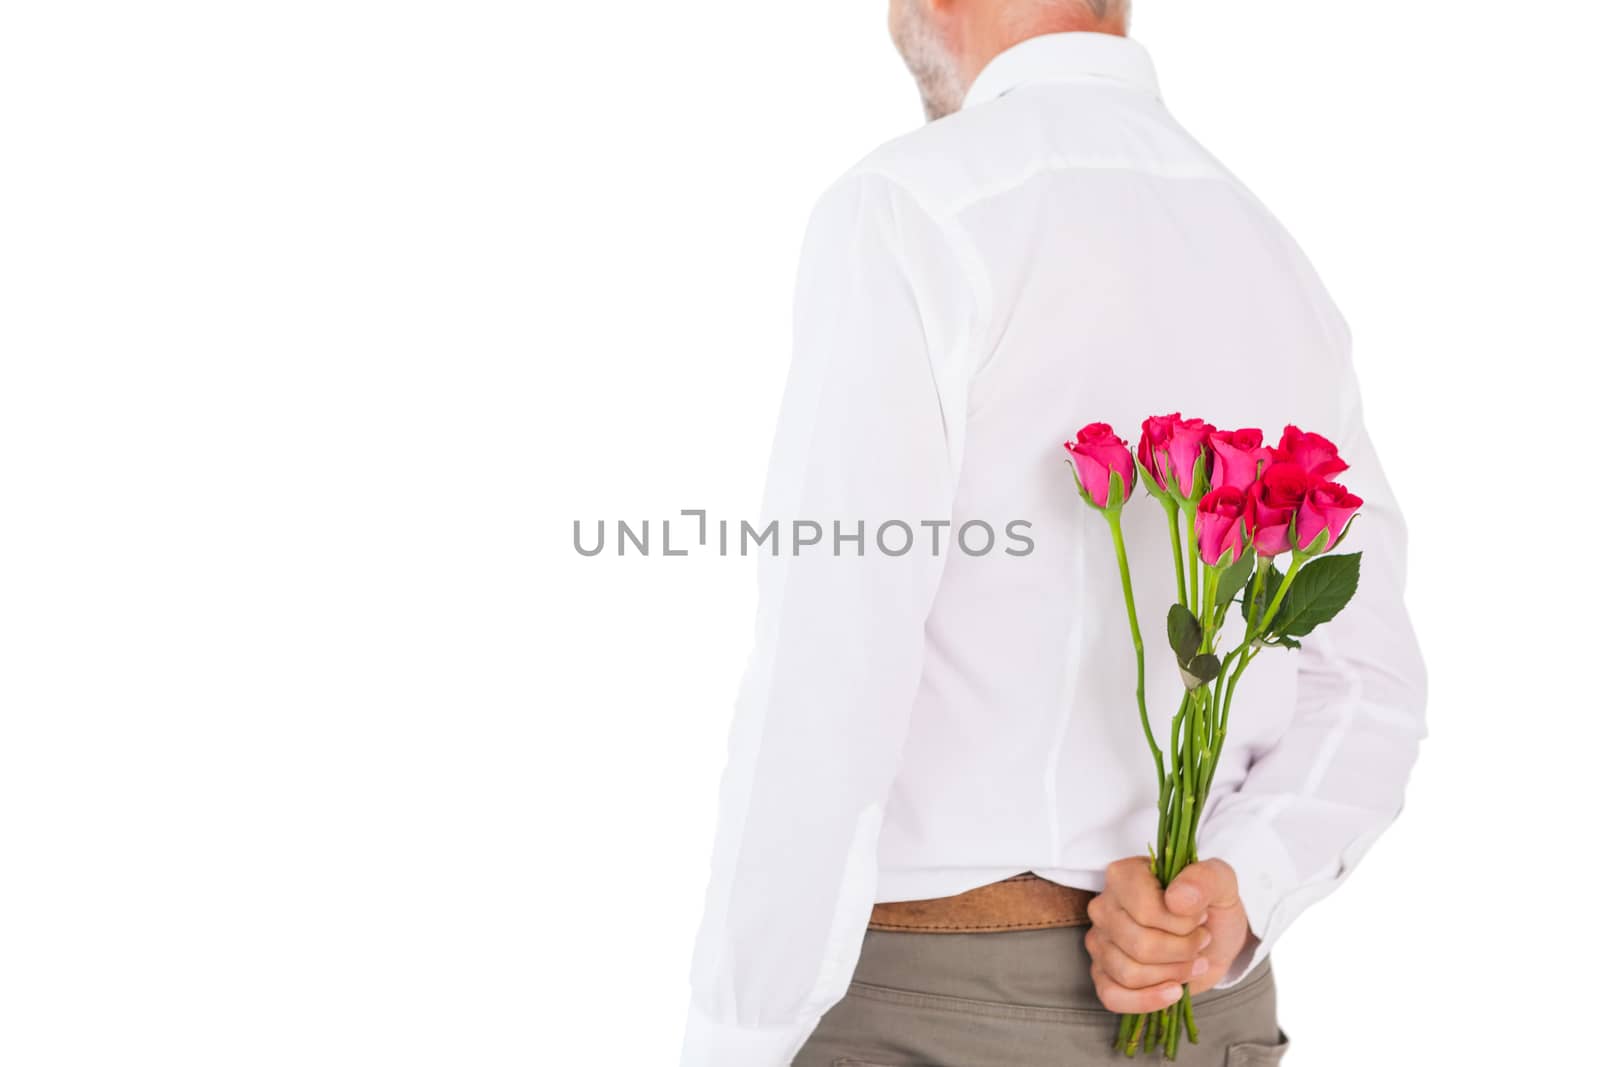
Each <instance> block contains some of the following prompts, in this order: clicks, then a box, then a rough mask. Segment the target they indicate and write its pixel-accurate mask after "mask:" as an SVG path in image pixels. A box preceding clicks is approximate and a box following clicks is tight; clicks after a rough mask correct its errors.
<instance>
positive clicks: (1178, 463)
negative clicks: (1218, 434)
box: [1167, 419, 1216, 499]
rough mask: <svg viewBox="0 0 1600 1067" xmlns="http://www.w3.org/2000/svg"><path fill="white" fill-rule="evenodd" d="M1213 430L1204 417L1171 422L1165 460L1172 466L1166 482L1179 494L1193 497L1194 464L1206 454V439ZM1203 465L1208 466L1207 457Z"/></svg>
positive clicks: (1213, 427) (1188, 497)
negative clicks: (1169, 439)
mask: <svg viewBox="0 0 1600 1067" xmlns="http://www.w3.org/2000/svg"><path fill="white" fill-rule="evenodd" d="M1214 430H1216V427H1215V426H1213V425H1211V424H1210V423H1209V422H1207V421H1206V420H1205V419H1183V420H1182V421H1179V422H1174V423H1173V424H1172V440H1171V441H1169V442H1168V443H1167V462H1168V463H1169V464H1171V467H1172V480H1171V481H1170V482H1169V483H1168V484H1169V485H1172V486H1174V487H1175V488H1176V492H1177V494H1178V495H1179V496H1181V497H1184V498H1186V499H1192V498H1193V497H1194V495H1195V485H1194V475H1195V465H1196V463H1197V462H1198V461H1199V460H1200V459H1201V458H1202V457H1205V456H1206V441H1207V439H1208V438H1209V437H1210V436H1211V434H1212V432H1213V431H1214ZM1205 466H1206V467H1208V466H1210V461H1209V457H1207V462H1206V464H1205ZM1201 469H1202V470H1204V469H1205V467H1202V468H1201Z"/></svg>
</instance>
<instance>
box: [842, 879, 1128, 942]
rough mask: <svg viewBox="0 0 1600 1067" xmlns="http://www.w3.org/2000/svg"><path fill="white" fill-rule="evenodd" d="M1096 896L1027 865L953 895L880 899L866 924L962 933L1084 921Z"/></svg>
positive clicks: (879, 927)
mask: <svg viewBox="0 0 1600 1067" xmlns="http://www.w3.org/2000/svg"><path fill="white" fill-rule="evenodd" d="M1096 896H1098V894H1096V893H1091V892H1089V891H1088V890H1087V889H1074V888H1072V887H1071V886H1064V885H1059V884H1057V883H1055V882H1052V881H1050V880H1049V879H1047V878H1041V877H1039V876H1038V875H1037V874H1034V873H1033V872H1032V871H1026V872H1024V873H1022V874H1016V875H1012V876H1011V877H1010V878H1006V879H1003V880H1001V881H998V882H990V883H989V884H988V885H980V886H979V887H978V888H976V889H969V890H967V891H966V892H965V893H957V894H956V895H955V896H949V897H935V898H933V899H932V900H892V901H879V902H878V903H876V904H874V905H873V906H872V917H871V919H869V920H868V922H867V929H869V930H902V931H918V932H921V933H929V934H965V933H975V932H978V931H984V930H1043V929H1047V928H1049V927H1052V926H1088V925H1089V901H1091V900H1093V899H1094V898H1095V897H1096Z"/></svg>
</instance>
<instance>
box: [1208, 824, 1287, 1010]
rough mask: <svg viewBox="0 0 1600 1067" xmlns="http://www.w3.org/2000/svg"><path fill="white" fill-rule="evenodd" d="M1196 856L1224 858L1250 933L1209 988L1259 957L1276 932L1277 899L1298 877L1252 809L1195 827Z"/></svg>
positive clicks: (1239, 977)
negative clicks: (1237, 883)
mask: <svg viewBox="0 0 1600 1067" xmlns="http://www.w3.org/2000/svg"><path fill="white" fill-rule="evenodd" d="M1196 843H1197V844H1198V845H1199V855H1200V858H1201V859H1220V860H1225V861H1226V862H1227V864H1228V866H1230V867H1232V868H1233V873H1234V874H1235V876H1237V878H1238V880H1239V902H1240V903H1241V904H1243V905H1244V916H1245V919H1246V921H1248V922H1249V924H1250V934H1251V936H1250V937H1249V938H1247V939H1246V942H1245V946H1244V948H1243V949H1241V950H1240V952H1239V955H1237V956H1235V957H1234V960H1233V965H1232V966H1231V967H1229V968H1228V973H1227V974H1226V975H1224V976H1223V978H1222V981H1220V982H1218V983H1217V984H1216V986H1215V987H1214V988H1217V989H1227V988H1228V987H1229V986H1233V985H1237V984H1238V983H1239V982H1241V981H1243V980H1244V977H1245V976H1246V975H1247V974H1249V973H1250V972H1251V970H1253V969H1254V968H1255V966H1256V964H1258V963H1260V962H1261V961H1262V960H1264V959H1266V957H1267V953H1268V952H1269V951H1270V950H1271V948H1272V945H1273V942H1275V941H1276V940H1277V939H1278V935H1279V934H1280V933H1282V926H1283V924H1282V923H1281V922H1279V921H1278V913H1279V904H1280V902H1281V901H1282V900H1283V898H1284V897H1285V896H1287V895H1288V894H1289V893H1290V891H1291V890H1293V889H1294V887H1295V884H1296V882H1297V880H1298V875H1297V873H1296V871H1295V866H1294V860H1293V858H1292V857H1291V856H1290V855H1289V853H1288V850H1287V849H1285V848H1284V847H1283V842H1281V841H1279V840H1278V835H1277V834H1275V833H1273V832H1272V830H1271V828H1270V827H1268V826H1267V825H1266V824H1265V823H1263V822H1262V821H1261V820H1260V819H1259V818H1257V817H1255V816H1254V815H1241V816H1239V817H1237V818H1232V819H1229V818H1227V817H1223V818H1222V819H1219V820H1213V822H1212V823H1209V824H1207V825H1206V826H1203V827H1201V829H1200V833H1199V835H1198V840H1197V842H1196Z"/></svg>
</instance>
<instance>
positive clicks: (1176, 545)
mask: <svg viewBox="0 0 1600 1067" xmlns="http://www.w3.org/2000/svg"><path fill="white" fill-rule="evenodd" d="M1161 506H1162V507H1163V508H1164V509H1166V512H1167V534H1168V535H1169V536H1170V537H1171V539H1172V569H1173V570H1174V571H1175V572H1176V573H1177V576H1178V601H1179V602H1180V603H1181V604H1182V605H1183V606H1184V607H1185V608H1189V610H1191V611H1193V610H1194V609H1193V608H1190V607H1189V586H1188V584H1187V583H1186V582H1185V581H1184V579H1183V536H1182V535H1181V534H1180V533H1179V532H1178V505H1177V502H1176V501H1174V500H1173V499H1172V498H1170V497H1162V498H1161Z"/></svg>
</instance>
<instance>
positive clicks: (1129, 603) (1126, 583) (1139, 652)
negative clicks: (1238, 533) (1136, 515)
mask: <svg viewBox="0 0 1600 1067" xmlns="http://www.w3.org/2000/svg"><path fill="white" fill-rule="evenodd" d="M1105 516H1106V521H1107V522H1109V523H1110V524H1111V543H1112V544H1113V545H1115V546H1116V549H1117V570H1118V571H1120V572H1121V574H1122V602H1123V604H1124V606H1126V607H1127V609H1128V631H1129V632H1130V633H1131V634H1132V635H1133V655H1134V659H1135V661H1136V662H1137V664H1138V676H1137V681H1136V683H1135V687H1134V696H1135V697H1136V698H1137V699H1138V701H1139V724H1140V725H1141V726H1143V727H1144V739H1145V742H1146V743H1147V744H1148V745H1149V746H1150V756H1151V758H1152V759H1154V760H1155V764H1156V789H1157V790H1158V791H1159V790H1160V788H1161V783H1162V782H1164V781H1165V780H1166V776H1167V770H1166V763H1165V761H1164V760H1163V759H1162V758H1161V746H1159V745H1157V744H1156V735H1155V734H1154V733H1153V732H1152V731H1151V729H1150V713H1149V712H1148V711H1147V710H1146V709H1145V705H1144V638H1143V637H1142V636H1140V634H1139V612H1138V610H1137V609H1136V608H1135V607H1134V604H1133V577H1132V575H1131V574H1129V572H1128V546H1127V545H1126V543H1124V541H1123V538H1122V509H1121V508H1110V509H1107V511H1106V512H1105Z"/></svg>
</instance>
